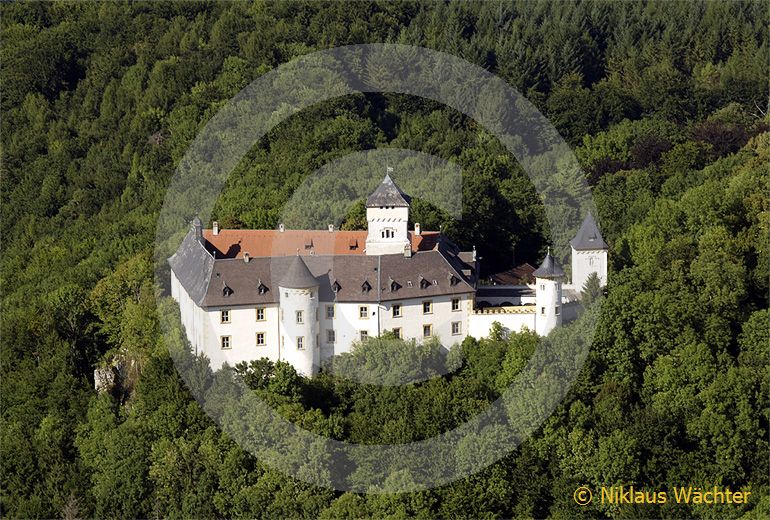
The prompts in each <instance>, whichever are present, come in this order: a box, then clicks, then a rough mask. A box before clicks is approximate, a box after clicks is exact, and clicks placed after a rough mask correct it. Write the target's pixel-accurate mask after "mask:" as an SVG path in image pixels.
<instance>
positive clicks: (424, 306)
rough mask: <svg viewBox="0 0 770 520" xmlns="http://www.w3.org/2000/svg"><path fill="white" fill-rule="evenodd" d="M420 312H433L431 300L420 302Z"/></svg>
mask: <svg viewBox="0 0 770 520" xmlns="http://www.w3.org/2000/svg"><path fill="white" fill-rule="evenodd" d="M422 313H423V314H433V302H432V301H430V300H428V301H425V302H422Z"/></svg>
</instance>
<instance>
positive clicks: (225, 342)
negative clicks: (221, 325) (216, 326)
mask: <svg viewBox="0 0 770 520" xmlns="http://www.w3.org/2000/svg"><path fill="white" fill-rule="evenodd" d="M219 344H220V345H222V348H224V349H227V348H230V347H232V343H231V341H230V336H220V338H219Z"/></svg>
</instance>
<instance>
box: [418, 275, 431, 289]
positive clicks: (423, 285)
mask: <svg viewBox="0 0 770 520" xmlns="http://www.w3.org/2000/svg"><path fill="white" fill-rule="evenodd" d="M428 287H430V282H429V281H428V280H426V279H425V278H423V277H422V276H420V289H427V288H428Z"/></svg>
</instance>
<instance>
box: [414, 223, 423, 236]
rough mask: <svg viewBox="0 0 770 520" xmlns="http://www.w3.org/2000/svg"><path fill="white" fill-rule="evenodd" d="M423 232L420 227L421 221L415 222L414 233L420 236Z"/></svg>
mask: <svg viewBox="0 0 770 520" xmlns="http://www.w3.org/2000/svg"><path fill="white" fill-rule="evenodd" d="M421 232H422V231H421V229H420V223H419V222H415V223H414V234H415V235H417V236H420V233H421Z"/></svg>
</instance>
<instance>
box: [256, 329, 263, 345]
mask: <svg viewBox="0 0 770 520" xmlns="http://www.w3.org/2000/svg"><path fill="white" fill-rule="evenodd" d="M257 346H258V347H264V346H265V333H264V332H257Z"/></svg>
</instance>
